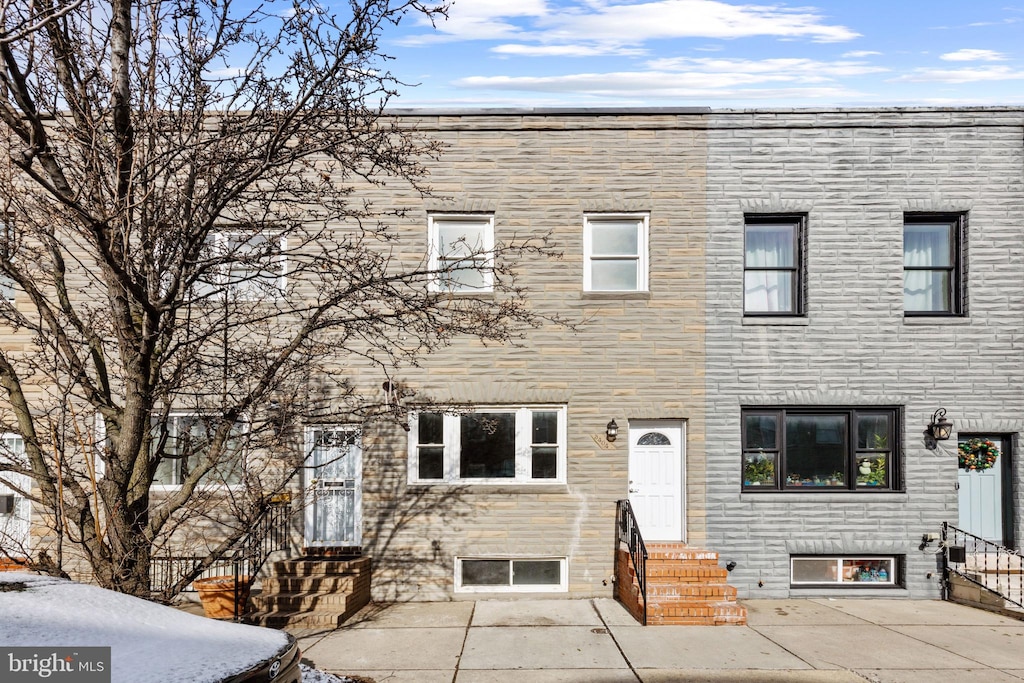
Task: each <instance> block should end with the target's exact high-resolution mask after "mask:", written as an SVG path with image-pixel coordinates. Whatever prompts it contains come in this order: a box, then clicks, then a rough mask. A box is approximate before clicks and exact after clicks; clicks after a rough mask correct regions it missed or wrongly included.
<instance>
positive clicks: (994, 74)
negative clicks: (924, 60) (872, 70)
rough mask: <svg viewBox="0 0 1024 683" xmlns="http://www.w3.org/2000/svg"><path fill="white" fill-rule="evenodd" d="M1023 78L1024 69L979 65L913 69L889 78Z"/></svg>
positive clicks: (969, 80)
mask: <svg viewBox="0 0 1024 683" xmlns="http://www.w3.org/2000/svg"><path fill="white" fill-rule="evenodd" d="M1022 78H1024V71H1015V70H1014V69H1011V68H1010V67H1008V66H981V67H975V68H970V69H914V70H913V71H912V72H910V73H908V74H905V75H903V76H900V77H898V78H894V79H891V81H892V82H894V83H978V82H987V81H1010V80H1019V79H1022Z"/></svg>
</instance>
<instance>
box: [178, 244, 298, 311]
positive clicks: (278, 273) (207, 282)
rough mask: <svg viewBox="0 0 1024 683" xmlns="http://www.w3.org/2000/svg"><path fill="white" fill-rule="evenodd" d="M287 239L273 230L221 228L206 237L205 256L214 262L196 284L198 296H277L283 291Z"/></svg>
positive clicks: (242, 298) (255, 298)
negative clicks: (224, 229)
mask: <svg viewBox="0 0 1024 683" xmlns="http://www.w3.org/2000/svg"><path fill="white" fill-rule="evenodd" d="M285 249H286V240H285V238H284V237H283V236H281V235H278V234H272V233H256V234H251V233H240V232H231V231H223V232H216V233H212V234H211V235H210V236H209V237H207V239H206V255H207V257H208V258H210V259H211V260H213V261H214V262H215V263H216V264H217V265H216V266H215V267H214V268H212V269H211V270H210V271H209V272H208V273H207V275H206V276H205V277H204V278H202V279H200V280H199V282H198V283H197V285H196V287H195V292H196V294H197V295H199V296H204V295H205V296H209V295H226V296H227V297H229V298H232V299H235V300H238V301H261V300H267V299H278V298H281V297H282V296H284V292H285V268H286V265H287V260H286V258H285Z"/></svg>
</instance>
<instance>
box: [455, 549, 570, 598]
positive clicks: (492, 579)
mask: <svg viewBox="0 0 1024 683" xmlns="http://www.w3.org/2000/svg"><path fill="white" fill-rule="evenodd" d="M566 578H567V577H566V560H565V558H547V557H544V558H535V557H524V558H457V559H456V562H455V590H456V592H460V593H473V592H492V591H493V592H509V593H515V592H521V593H527V592H529V593H533V592H536V593H541V592H546V593H564V592H565V591H567V590H568V582H567V580H566Z"/></svg>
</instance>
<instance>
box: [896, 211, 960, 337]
mask: <svg viewBox="0 0 1024 683" xmlns="http://www.w3.org/2000/svg"><path fill="white" fill-rule="evenodd" d="M936 223H945V224H947V225H948V227H949V231H950V239H949V243H950V244H949V249H950V265H949V266H907V265H906V244H907V226H908V225H927V224H936ZM966 239H967V213H966V212H962V213H949V212H945V213H935V212H916V211H915V212H907V213H904V214H903V261H904V265H903V283H904V288H905V287H906V281H907V273H908V272H940V271H941V272H948V273H949V274H950V277H949V291H948V292H947V294H948V295H949V303H950V310H946V311H918V310H907V299H906V294H904V297H903V315H904V316H905V317H908V318H921V317H924V318H935V317H940V318H941V317H946V318H952V317H963V316H965V315H966V314H967V289H966V283H967V268H966V263H967V260H966V258H965V256H966V253H967V248H966V247H967V245H966Z"/></svg>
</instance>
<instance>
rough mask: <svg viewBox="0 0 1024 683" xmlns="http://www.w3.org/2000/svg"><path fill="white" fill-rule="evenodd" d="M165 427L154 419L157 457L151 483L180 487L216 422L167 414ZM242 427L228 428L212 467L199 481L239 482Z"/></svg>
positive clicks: (212, 432) (221, 483)
mask: <svg viewBox="0 0 1024 683" xmlns="http://www.w3.org/2000/svg"><path fill="white" fill-rule="evenodd" d="M165 424H166V428H165V429H163V428H161V425H160V424H158V423H157V422H156V420H154V423H153V441H152V450H153V453H154V455H159V456H160V458H161V460H160V464H159V465H157V468H156V474H155V475H154V477H153V485H154V486H167V487H175V486H181V484H182V482H184V481H185V478H186V477H188V475H189V472H190V471H191V470H192V469H193V468H194V467H195V465H196V463H197V462H198V461H199V460H200V459H201V458H203V457H204V456H205V455H206V453H207V449H208V448H209V444H210V443H211V442H212V440H213V438H214V432H215V430H216V422H215V421H213V420H210V419H204V418H203V417H200V416H196V415H171V416H169V417H168V418H167V422H166V423H165ZM242 430H243V427H242V426H240V425H239V426H236V427H234V428H233V429H232V430H231V434H232V436H230V437H229V441H228V444H227V445H226V447H225V448H224V452H223V454H222V456H221V458H220V462H218V463H217V464H216V465H215V466H214V467H213V469H211V470H210V471H209V472H207V473H206V474H204V475H203V478H202V482H203V483H204V484H207V485H214V486H218V485H221V486H224V485H226V486H232V485H236V484H240V483H241V481H242V448H241V444H240V443H239V441H240V439H239V438H238V437H240V436H241V432H242Z"/></svg>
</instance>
